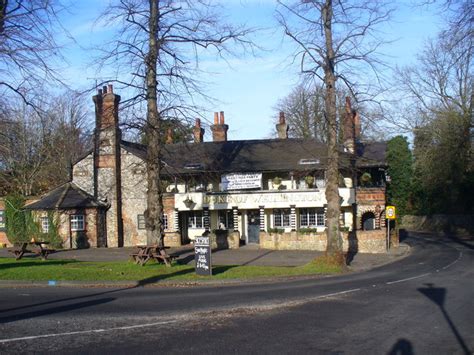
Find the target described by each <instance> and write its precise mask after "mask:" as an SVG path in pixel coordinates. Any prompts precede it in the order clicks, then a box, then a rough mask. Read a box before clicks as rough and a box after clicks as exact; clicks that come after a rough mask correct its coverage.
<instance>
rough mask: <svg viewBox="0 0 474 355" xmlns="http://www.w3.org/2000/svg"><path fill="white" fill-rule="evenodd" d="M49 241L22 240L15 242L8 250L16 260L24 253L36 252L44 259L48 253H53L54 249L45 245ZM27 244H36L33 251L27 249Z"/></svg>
mask: <svg viewBox="0 0 474 355" xmlns="http://www.w3.org/2000/svg"><path fill="white" fill-rule="evenodd" d="M48 244H49V242H46V241H39V240H38V241H36V240H35V241H32V242H22V243H18V244H15V245H14V246H13V248H12V249H9V250H8V251H9V252H10V253H12V254H13V255H15V259H16V260H20V259H21V258H22V257H23V255H24V254H25V253H36V254H37V255H39V256H40V257H41V259H43V260H46V259H47V258H48V255H49V254H51V253H54V251H55V250H54V249H51V248H48V247H47V245H48ZM28 245H34V246H36V250H35V251H31V250H28Z"/></svg>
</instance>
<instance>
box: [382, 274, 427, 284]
mask: <svg viewBox="0 0 474 355" xmlns="http://www.w3.org/2000/svg"><path fill="white" fill-rule="evenodd" d="M429 274H431V272H427V273H426V274H422V275H418V276H413V277H409V278H407V279H401V280H396V281H389V282H386V283H385V284H386V285H391V284H396V283H399V282H405V281H410V280H414V279H419V278H420V277H425V276H427V275H429Z"/></svg>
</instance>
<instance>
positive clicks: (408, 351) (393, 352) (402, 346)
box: [387, 338, 414, 355]
mask: <svg viewBox="0 0 474 355" xmlns="http://www.w3.org/2000/svg"><path fill="white" fill-rule="evenodd" d="M387 355H414V352H413V346H412V345H411V342H410V341H408V340H406V339H403V338H402V339H398V341H397V342H396V343H395V344H394V345H393V347H392V349H390V351H389V352H388V353H387Z"/></svg>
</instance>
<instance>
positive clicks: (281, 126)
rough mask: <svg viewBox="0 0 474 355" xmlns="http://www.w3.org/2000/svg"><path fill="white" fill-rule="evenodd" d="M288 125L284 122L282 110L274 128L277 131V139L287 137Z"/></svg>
mask: <svg viewBox="0 0 474 355" xmlns="http://www.w3.org/2000/svg"><path fill="white" fill-rule="evenodd" d="M289 128H290V127H288V125H287V124H286V120H285V113H284V112H283V111H280V118H279V120H278V123H277V124H276V130H277V133H278V138H279V139H287V138H288V129H289Z"/></svg>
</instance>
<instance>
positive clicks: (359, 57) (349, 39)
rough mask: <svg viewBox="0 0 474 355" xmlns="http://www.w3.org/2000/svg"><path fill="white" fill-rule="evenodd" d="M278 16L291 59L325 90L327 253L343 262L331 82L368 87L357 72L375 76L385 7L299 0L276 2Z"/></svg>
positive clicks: (359, 90)
mask: <svg viewBox="0 0 474 355" xmlns="http://www.w3.org/2000/svg"><path fill="white" fill-rule="evenodd" d="M278 4H279V8H278V10H277V17H278V20H279V22H280V24H281V26H282V27H283V29H284V31H285V34H286V35H287V36H288V37H289V38H290V39H291V40H292V41H293V42H294V43H295V44H296V46H297V49H296V51H295V54H294V58H295V59H294V60H295V61H297V62H298V63H299V66H300V71H301V73H302V74H303V75H304V76H305V77H306V78H309V79H312V80H315V81H319V82H322V83H323V85H324V89H325V94H324V114H325V119H326V124H327V129H328V131H327V132H328V134H327V145H328V152H327V156H328V166H327V183H326V200H327V204H328V205H327V206H328V207H327V216H326V217H327V228H326V233H327V239H328V241H327V249H326V253H327V255H328V256H330V257H332V258H334V260H335V261H336V262H339V263H341V264H342V263H344V254H343V250H342V238H341V234H340V230H339V216H340V197H339V191H338V176H339V146H338V109H337V101H336V93H337V91H336V82H342V83H343V84H345V86H346V87H347V89H348V90H349V91H350V92H351V93H352V94H353V96H354V97H356V98H358V97H360V96H361V95H362V94H364V93H367V92H368V91H367V89H370V85H367V80H363V79H362V80H361V77H362V76H365V77H366V78H365V79H367V76H368V75H369V73H368V70H371V71H372V73H373V74H375V79H374V80H377V78H378V74H377V73H378V71H377V66H378V64H381V63H380V61H379V60H378V59H377V56H375V54H376V51H377V49H378V48H379V46H380V45H381V44H382V43H383V41H382V40H381V39H380V38H379V36H378V35H377V33H376V32H375V29H376V26H377V25H379V24H380V23H382V22H384V21H386V20H387V19H388V18H389V15H390V12H391V11H390V10H389V9H387V6H386V4H385V3H383V2H381V1H362V0H361V1H357V0H334V1H333V0H324V1H322V0H304V1H294V2H291V3H287V2H285V1H278Z"/></svg>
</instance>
